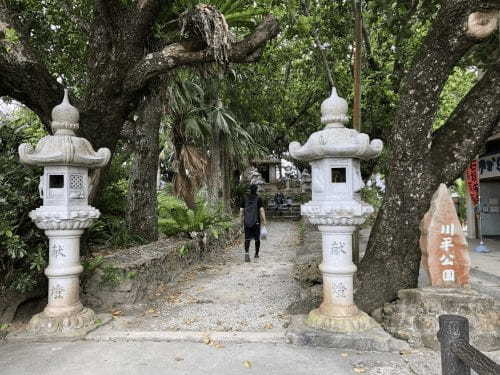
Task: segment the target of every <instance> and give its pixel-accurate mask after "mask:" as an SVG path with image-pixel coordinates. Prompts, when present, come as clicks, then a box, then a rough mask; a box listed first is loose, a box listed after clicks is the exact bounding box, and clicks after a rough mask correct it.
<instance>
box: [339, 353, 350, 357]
mask: <svg viewBox="0 0 500 375" xmlns="http://www.w3.org/2000/svg"><path fill="white" fill-rule="evenodd" d="M340 356H341V357H344V358H345V357H348V356H349V354H347V353H342V354H340Z"/></svg>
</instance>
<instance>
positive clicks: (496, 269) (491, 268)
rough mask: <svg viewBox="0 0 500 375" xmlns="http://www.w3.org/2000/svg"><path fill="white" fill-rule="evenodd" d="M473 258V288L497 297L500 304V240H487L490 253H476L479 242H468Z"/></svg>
mask: <svg viewBox="0 0 500 375" xmlns="http://www.w3.org/2000/svg"><path fill="white" fill-rule="evenodd" d="M468 242H469V250H470V252H469V254H470V258H471V282H472V287H473V288H474V289H477V290H479V291H481V292H483V293H486V294H489V295H491V296H493V297H495V298H496V299H497V300H498V301H499V302H500V240H498V239H488V238H487V239H486V240H485V244H486V245H487V247H488V248H489V249H490V250H491V252H489V253H476V252H475V251H474V249H475V248H476V247H477V246H478V245H479V240H468Z"/></svg>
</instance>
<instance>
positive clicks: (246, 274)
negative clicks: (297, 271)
mask: <svg viewBox="0 0 500 375" xmlns="http://www.w3.org/2000/svg"><path fill="white" fill-rule="evenodd" d="M268 231H269V238H268V239H267V240H266V241H261V243H262V244H261V251H260V258H259V259H254V258H253V252H254V250H253V249H254V245H253V243H252V247H251V250H250V254H251V255H252V261H251V263H245V262H244V261H243V254H244V250H243V245H242V243H240V244H238V245H235V246H233V247H230V248H228V249H225V250H224V252H223V253H222V255H221V256H220V257H218V258H216V259H213V260H211V261H210V262H209V263H207V264H204V265H200V266H197V267H196V268H195V269H193V270H189V271H187V272H186V273H185V274H184V275H183V277H181V278H180V279H179V280H178V281H177V282H174V283H171V284H168V285H165V286H163V287H161V288H160V289H159V290H157V291H156V292H155V293H154V295H152V296H150V299H149V302H148V303H147V304H141V305H137V306H135V307H134V308H132V309H130V310H128V311H127V310H123V313H122V314H120V312H116V311H115V315H116V316H115V318H116V319H115V320H114V322H113V323H112V324H111V325H107V326H106V327H103V328H102V329H103V330H109V329H113V330H116V329H120V330H140V331H157V330H161V331H165V330H172V331H178V330H182V331H252V332H259V331H280V330H283V329H284V328H286V327H287V326H288V324H289V316H288V315H287V314H286V309H287V307H288V306H289V305H290V304H292V303H293V302H295V301H296V300H297V299H298V296H299V285H298V284H297V283H296V281H295V280H294V279H293V278H292V277H291V271H292V268H293V259H294V257H295V255H296V250H297V246H298V239H297V232H298V231H297V228H296V223H290V222H272V223H269V225H268ZM130 312H133V313H130Z"/></svg>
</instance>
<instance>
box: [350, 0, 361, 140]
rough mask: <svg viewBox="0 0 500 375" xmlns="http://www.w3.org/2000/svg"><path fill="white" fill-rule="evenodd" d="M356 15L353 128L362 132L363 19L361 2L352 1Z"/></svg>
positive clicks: (358, 0)
mask: <svg viewBox="0 0 500 375" xmlns="http://www.w3.org/2000/svg"><path fill="white" fill-rule="evenodd" d="M352 6H353V13H354V46H355V47H354V106H353V109H352V125H353V128H354V129H356V130H357V131H359V132H361V59H362V57H363V18H362V15H361V0H352Z"/></svg>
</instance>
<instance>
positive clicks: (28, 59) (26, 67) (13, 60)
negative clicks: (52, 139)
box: [0, 0, 63, 126]
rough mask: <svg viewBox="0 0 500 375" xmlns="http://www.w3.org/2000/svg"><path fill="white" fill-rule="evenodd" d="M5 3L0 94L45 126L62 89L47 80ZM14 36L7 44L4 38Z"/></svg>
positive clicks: (0, 24)
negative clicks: (21, 105) (35, 117)
mask: <svg viewBox="0 0 500 375" xmlns="http://www.w3.org/2000/svg"><path fill="white" fill-rule="evenodd" d="M15 21H16V20H15V17H13V16H12V14H11V11H10V9H9V8H8V7H7V2H6V1H4V0H1V1H0V92H2V93H3V94H5V95H8V96H9V97H11V98H13V99H15V100H17V101H19V102H21V103H23V104H24V105H26V106H28V107H29V108H30V109H31V110H33V111H34V112H35V113H36V114H37V115H38V116H39V117H40V118H41V120H42V122H43V123H44V124H45V125H46V126H48V124H49V122H50V113H51V111H52V108H53V107H54V106H55V105H57V104H58V103H59V102H60V101H61V99H62V92H63V89H62V86H61V85H60V84H59V83H57V81H56V79H55V78H54V77H52V76H51V74H50V73H49V71H48V70H47V68H46V67H45V65H44V64H42V63H41V62H40V60H39V59H38V57H37V55H36V54H35V53H34V52H33V50H32V49H31V47H30V45H29V43H28V42H27V38H26V37H25V36H23V35H22V34H20V31H19V28H17V27H16V23H15ZM9 33H10V34H12V33H15V35H16V37H15V38H14V39H12V38H11V39H10V40H8V38H7V34H9Z"/></svg>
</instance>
